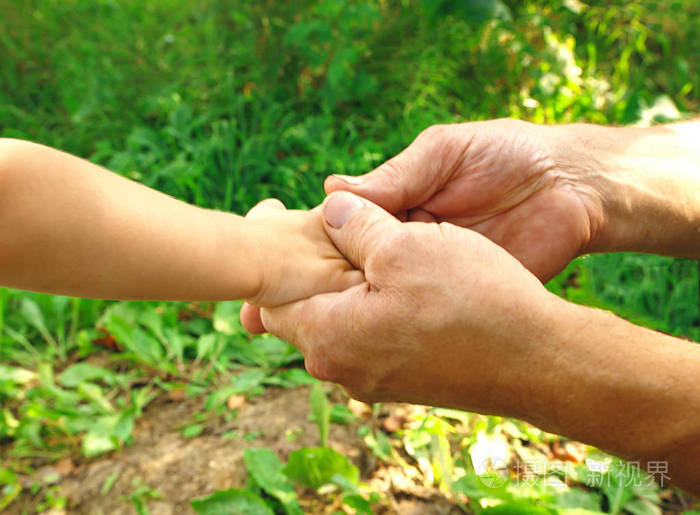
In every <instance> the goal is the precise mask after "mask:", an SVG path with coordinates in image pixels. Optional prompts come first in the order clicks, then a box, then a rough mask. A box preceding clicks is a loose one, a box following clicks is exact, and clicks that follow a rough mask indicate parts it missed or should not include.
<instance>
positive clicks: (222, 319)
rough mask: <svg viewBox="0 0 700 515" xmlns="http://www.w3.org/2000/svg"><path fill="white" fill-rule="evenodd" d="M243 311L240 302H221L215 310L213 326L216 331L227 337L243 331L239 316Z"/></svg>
mask: <svg viewBox="0 0 700 515" xmlns="http://www.w3.org/2000/svg"><path fill="white" fill-rule="evenodd" d="M240 311H241V302H240V301H228V302H219V303H217V304H216V307H215V308H214V314H213V315H212V324H213V325H214V329H215V330H216V331H218V332H220V333H223V334H225V335H228V336H230V335H233V334H236V333H237V332H240V331H241V323H240V322H239V319H238V314H239V313H240Z"/></svg>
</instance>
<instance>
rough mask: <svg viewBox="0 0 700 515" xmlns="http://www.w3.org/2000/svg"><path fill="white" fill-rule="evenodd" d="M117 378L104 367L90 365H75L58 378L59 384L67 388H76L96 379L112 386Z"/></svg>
mask: <svg viewBox="0 0 700 515" xmlns="http://www.w3.org/2000/svg"><path fill="white" fill-rule="evenodd" d="M115 376H116V374H115V373H114V372H112V371H111V370H107V369H106V368H103V367H98V366H95V365H92V364H90V363H75V364H74V365H71V366H69V367H68V368H67V369H65V370H64V371H63V372H62V373H61V375H60V376H58V382H59V383H60V384H61V385H63V386H65V387H66V388H75V387H77V386H78V385H79V384H80V383H82V382H83V381H94V380H96V379H99V380H101V381H104V382H105V383H106V384H108V385H112V384H114V382H115Z"/></svg>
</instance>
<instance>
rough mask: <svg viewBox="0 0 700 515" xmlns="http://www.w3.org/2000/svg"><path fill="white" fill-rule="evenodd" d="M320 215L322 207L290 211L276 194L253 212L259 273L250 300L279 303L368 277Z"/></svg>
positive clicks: (250, 218) (259, 303) (251, 221)
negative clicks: (337, 244) (344, 251)
mask: <svg viewBox="0 0 700 515" xmlns="http://www.w3.org/2000/svg"><path fill="white" fill-rule="evenodd" d="M321 216H322V213H321V211H320V208H315V209H313V210H311V211H299V210H287V209H286V208H285V207H284V204H282V202H280V201H279V200H277V199H267V200H263V201H262V202H260V203H259V204H257V205H256V206H255V207H253V208H252V209H251V210H250V211H249V212H248V214H247V215H246V223H247V224H249V227H250V229H251V231H252V234H251V238H253V239H254V241H256V242H257V243H258V245H257V249H258V252H257V256H255V258H257V263H255V265H257V267H258V269H259V277H260V281H259V285H260V287H259V288H258V292H257V294H256V295H254V296H253V297H251V298H249V299H247V301H248V302H249V303H250V304H253V305H256V306H277V305H280V304H286V303H288V302H292V301H294V300H299V299H305V298H307V297H310V296H312V295H316V294H318V293H326V292H335V291H342V290H345V289H347V288H349V287H351V286H354V285H356V284H360V283H362V282H363V281H364V274H363V273H362V272H361V271H359V270H357V269H355V268H354V267H353V266H352V265H351V264H350V263H348V262H347V260H346V259H345V257H344V256H343V255H342V254H341V253H340V252H338V250H337V249H336V248H335V246H334V245H333V243H332V242H331V241H330V239H328V236H327V235H326V231H325V230H324V228H323V223H322V221H321Z"/></svg>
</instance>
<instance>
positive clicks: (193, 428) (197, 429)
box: [182, 424, 204, 438]
mask: <svg viewBox="0 0 700 515" xmlns="http://www.w3.org/2000/svg"><path fill="white" fill-rule="evenodd" d="M202 431H204V426H203V425H202V424H192V425H189V426H187V427H185V428H184V429H183V430H182V436H184V437H185V438H194V437H195V436H199V435H200V434H202Z"/></svg>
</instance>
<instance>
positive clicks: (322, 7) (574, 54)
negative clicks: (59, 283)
mask: <svg viewBox="0 0 700 515" xmlns="http://www.w3.org/2000/svg"><path fill="white" fill-rule="evenodd" d="M591 4H592V5H593V6H588V7H585V8H584V9H582V10H581V11H580V12H578V9H577V7H576V6H577V5H579V3H578V2H575V1H561V2H559V1H552V2H546V1H542V0H538V1H531V2H519V1H506V2H498V1H484V0H482V1H476V0H472V1H464V2H451V1H445V0H435V1H429V0H424V1H419V0H403V1H401V2H398V1H396V2H387V1H379V0H377V1H359V0H358V1H352V2H340V1H337V0H330V1H323V2H311V1H308V0H290V1H285V2H278V1H274V0H263V1H257V2H253V1H239V2H233V3H228V2H220V1H215V0H203V1H197V2H195V1H193V0H164V1H160V2H146V3H144V2H138V1H136V0H120V1H114V0H27V1H22V2H15V1H10V0H0V12H2V13H3V14H2V16H0V56H2V57H1V58H0V136H7V137H20V138H26V139H30V140H33V141H38V142H41V143H45V144H48V145H51V146H55V147H58V148H62V149H64V150H66V151H69V152H72V153H75V154H77V155H81V156H84V157H87V158H89V159H91V160H92V161H94V162H96V163H99V164H102V165H105V166H107V167H109V168H110V169H112V170H115V171H117V172H118V173H121V174H124V175H126V176H127V177H131V178H133V179H136V180H139V181H142V182H143V183H145V184H147V185H149V186H152V187H155V188H158V189H160V190H162V191H165V192H167V193H169V194H172V195H174V196H177V197H178V198H182V199H185V200H187V201H189V202H193V203H196V204H199V205H203V206H207V207H212V208H218V209H224V210H231V211H235V212H239V213H242V212H245V211H246V210H247V209H248V208H249V207H251V206H252V205H254V204H255V203H256V202H258V201H259V200H261V199H263V198H266V197H269V196H274V197H278V198H281V199H282V200H283V201H284V202H285V203H286V204H287V205H288V206H289V207H299V208H309V207H312V206H314V205H316V204H317V203H319V202H320V201H321V200H322V198H323V191H322V180H323V178H324V177H325V176H327V175H328V174H330V173H344V174H357V173H362V172H365V171H368V170H370V169H372V168H373V167H374V166H376V165H377V164H379V163H380V162H382V161H383V160H384V159H387V158H388V157H390V156H392V155H394V154H395V153H397V152H398V151H400V150H401V149H402V148H404V147H405V146H406V145H407V144H408V143H410V141H411V140H412V139H413V138H414V137H415V136H416V135H417V134H418V133H419V132H420V131H421V130H422V129H424V128H425V127H427V126H429V125H430V124H434V123H445V122H454V121H463V120H480V119H488V118H493V117H500V116H512V117H516V118H522V119H527V120H532V121H536V122H543V123H563V122H571V121H591V122H596V123H606V124H627V123H633V122H635V121H637V120H639V119H640V118H644V117H645V116H648V115H649V110H648V108H649V107H650V106H652V105H653V104H654V102H655V101H656V100H657V99H658V98H660V97H661V96H667V97H668V98H669V99H670V100H671V101H672V102H673V103H674V104H675V105H676V106H677V107H678V109H679V110H680V112H681V113H682V116H690V115H692V114H693V113H696V112H697V110H698V106H699V104H698V92H699V91H700V70H698V64H699V63H700V38H698V37H697V34H699V33H700V7H699V6H698V3H697V2H696V1H695V0H685V1H670V0H667V1H653V0H647V1H644V2H636V3H612V4H611V3H603V2H591ZM549 286H550V288H552V289H553V290H554V291H556V292H557V293H560V294H562V295H564V296H566V297H568V298H570V299H571V300H574V301H577V302H584V303H587V304H593V305H597V306H601V307H605V308H607V309H611V310H613V311H616V312H618V313H620V314H622V315H624V316H626V317H629V318H630V319H632V320H634V321H637V322H639V323H643V324H646V325H648V326H650V327H654V328H656V329H660V330H664V331H668V332H670V333H673V334H679V335H685V336H687V337H690V338H692V339H695V340H700V319H699V317H698V305H699V304H700V300H699V299H698V272H697V266H696V264H695V263H694V262H692V261H689V260H683V259H671V258H662V257H655V256H642V255H636V254H615V255H605V256H591V257H587V258H584V259H579V260H577V261H576V262H574V263H573V264H572V265H571V266H570V267H569V268H568V269H567V271H565V272H564V273H563V274H561V275H560V276H559V277H558V278H556V279H555V280H554V281H553V282H552V283H550V285H549ZM236 310H237V304H235V303H221V304H218V305H217V306H211V305H204V306H190V305H187V304H183V303H111V302H103V301H91V300H90V301H89V300H79V299H67V298H62V297H52V296H48V295H40V294H34V293H24V292H18V291H10V290H0V363H2V364H3V365H0V401H1V402H0V405H1V406H2V408H1V409H0V445H1V446H3V449H5V450H7V453H6V454H5V455H4V457H3V460H2V461H0V486H1V484H2V483H3V482H4V483H6V484H7V485H10V486H7V487H4V489H0V508H1V507H2V505H3V499H5V501H7V499H9V498H10V497H11V496H13V495H16V488H15V487H14V486H12V485H17V484H18V483H17V482H16V481H15V482H14V483H13V482H12V481H11V477H13V476H12V475H13V474H16V473H20V474H21V473H25V472H27V471H28V470H30V469H31V468H32V467H33V466H35V465H36V464H38V463H41V462H42V460H51V459H54V458H55V457H58V456H61V455H64V454H66V453H71V454H74V455H76V454H84V455H87V456H92V455H97V454H100V453H102V452H104V451H106V450H110V449H117V448H119V447H121V446H123V445H128V443H129V442H130V438H131V429H132V428H133V424H134V423H135V421H136V420H137V419H138V417H139V415H140V413H141V410H142V409H143V407H144V406H146V405H147V404H148V402H149V401H150V400H151V399H152V397H153V396H154V395H156V394H158V392H161V391H163V390H170V389H173V388H186V390H187V393H188V394H190V395H204V396H207V407H208V412H209V413H210V415H207V417H209V416H212V417H221V416H224V415H223V414H222V412H221V410H220V407H221V404H222V402H223V401H224V400H225V399H226V395H227V394H228V395H231V394H234V393H244V394H254V393H256V392H259V391H260V390H261V389H263V388H265V387H266V386H268V385H277V386H279V385H281V386H290V387H291V386H294V385H297V384H300V383H305V382H310V378H309V377H308V376H306V375H304V374H303V373H302V371H301V370H300V368H299V367H300V356H299V354H298V353H296V352H295V351H293V349H291V348H290V347H288V346H286V345H285V344H283V343H282V342H279V341H278V340H275V339H272V338H263V339H254V340H251V337H250V336H248V335H246V334H245V333H244V332H243V330H242V329H241V327H240V326H239V325H238V322H237V318H236ZM108 335H109V337H108ZM110 337H113V338H115V339H116V341H117V342H118V345H119V352H118V353H117V354H116V355H115V354H114V353H111V354H110V353H108V352H107V351H106V350H105V348H104V347H103V346H102V344H101V343H100V342H104V341H106V340H109V338H110ZM85 362H90V363H92V362H96V363H100V364H99V365H95V366H96V367H97V368H94V369H93V368H90V367H84V366H83V367H77V368H76V365H77V364H80V363H85ZM135 384H137V385H141V386H139V387H138V388H132V385H135ZM144 385H145V386H144ZM217 392H218V393H217ZM221 392H223V393H221ZM217 410H218V411H217ZM431 417H433V418H431V419H426V420H427V422H426V424H428V425H429V426H430V424H432V426H430V427H434V428H438V429H430V430H426V431H427V433H425V434H423V433H422V432H418V433H416V434H415V435H413V437H415V442H414V443H415V444H416V445H417V446H418V447H415V448H416V449H418V450H419V451H420V453H423V454H421V455H420V456H423V457H426V459H428V460H429V461H430V460H433V461H434V460H437V461H435V463H438V464H437V465H435V466H436V467H438V468H439V466H441V465H439V464H440V463H442V465H444V463H445V461H444V460H445V458H446V456H445V455H444V454H443V455H441V454H440V453H439V449H441V448H442V449H443V450H444V446H443V447H441V443H440V442H443V443H444V440H441V438H447V436H445V435H448V434H449V435H450V439H451V441H452V443H453V444H454V441H455V439H457V440H459V439H460V438H464V439H466V440H465V442H466V443H464V445H465V446H469V445H472V444H473V443H474V441H473V439H471V440H470V439H469V438H472V437H471V436H469V435H467V434H463V433H459V432H456V433H455V432H450V431H451V430H449V428H448V426H445V425H442V426H441V425H440V424H442V423H443V422H444V423H445V424H447V423H448V422H447V421H448V420H449V419H448V418H444V417H443V418H441V417H438V416H435V415H431ZM95 420H97V421H98V422H97V423H96V424H95V423H93V422H94V421H95ZM207 420H208V419H207V418H206V417H205V418H204V419H202V420H196V421H195V422H196V424H192V425H191V426H189V427H195V426H196V427H197V430H201V428H202V427H203V425H204V424H206V423H207ZM440 420H442V421H443V422H439V421H440ZM479 420H481V419H479ZM496 426H498V425H497V424H496V425H495V426H489V427H490V428H491V429H493V427H496ZM450 427H451V426H450ZM471 429H474V428H473V427H472V428H471ZM190 431H194V430H190ZM381 434H382V435H383V433H381ZM426 434H427V435H428V436H426ZM430 435H432V436H430ZM460 435H461V436H460ZM369 436H371V438H368V439H367V440H366V441H367V442H368V445H370V447H371V448H373V449H375V450H376V452H377V453H379V455H381V456H384V458H386V457H387V455H386V452H388V451H387V449H386V446H384V447H382V441H380V440H381V437H380V436H377V435H374V434H371V435H369ZM426 438H427V440H426ZM431 438H432V440H431ZM431 441H432V442H433V443H432V444H430V443H428V444H425V442H431ZM420 442H423V444H421V445H423V446H422V447H421V445H418V444H419V443H420ZM384 443H386V442H384ZM448 448H449V445H448ZM382 449H384V450H383V451H382ZM382 453H384V454H382ZM448 454H449V453H448ZM5 456H6V457H5ZM448 457H450V456H448ZM414 458H416V459H417V457H415V456H414ZM251 459H252V458H251ZM450 459H453V460H454V463H455V465H454V467H455V470H457V469H463V470H467V471H468V470H470V469H469V465H468V463H466V462H465V461H464V456H463V455H460V454H459V453H458V454H457V455H455V456H452V457H450ZM441 460H442V461H441ZM460 460H461V461H460ZM276 466H277V465H276ZM280 466H281V464H280ZM249 468H250V467H249ZM250 473H251V474H252V477H253V480H252V481H253V484H254V483H255V481H258V482H260V481H263V480H260V478H258V477H256V476H255V472H254V471H250ZM299 474H301V472H300V473H299ZM469 474H470V473H469V472H467V473H466V475H462V476H459V477H460V478H462V479H459V480H457V479H455V478H456V477H457V476H455V477H449V473H448V476H447V479H446V480H445V481H446V482H445V483H444V487H445V488H446V489H448V490H450V489H451V491H452V492H453V493H455V495H456V497H457V498H460V497H459V496H460V495H461V494H459V491H461V492H462V494H464V495H466V496H467V497H475V498H478V497H479V496H486V495H488V494H489V493H488V492H486V493H484V492H480V491H479V490H478V489H477V490H474V488H476V487H475V485H474V484H473V481H472V482H471V483H470V481H471V479H469V478H472V479H473V477H472V476H470V475H469ZM285 477H287V476H285ZM294 477H297V476H294ZM3 478H4V479H3ZM464 478H466V479H464ZM276 481H277V483H275V484H274V485H272V486H269V485H268V486H267V487H266V486H265V485H259V486H260V487H261V488H262V489H263V490H265V491H266V492H267V494H268V495H267V497H265V499H266V500H267V501H270V496H272V497H273V498H277V499H278V500H277V501H276V502H277V504H274V502H273V503H272V504H271V506H273V508H275V509H277V510H279V509H282V508H281V506H283V505H284V503H285V502H286V503H288V504H287V505H284V506H293V501H292V500H290V499H289V498H287V497H284V495H283V493H284V491H286V490H285V489H287V488H288V482H289V481H291V480H290V479H289V478H287V479H280V476H277V477H276ZM339 481H341V483H342V484H340V485H336V486H337V490H338V492H340V494H339V495H342V496H345V497H347V499H348V501H347V502H348V503H356V504H358V506H359V505H362V506H365V505H364V504H363V502H362V501H360V498H361V499H364V500H365V501H368V500H369V499H370V498H372V499H374V498H373V497H372V496H371V495H370V494H369V493H368V492H367V491H366V489H364V487H363V486H362V485H358V484H356V483H355V482H353V481H350V483H348V482H343V481H342V480H339ZM275 485H276V486H275ZM280 485H281V486H280ZM267 488H270V489H272V490H268V489H267ZM275 488H277V489H276V490H275ZM279 488H282V490H279ZM460 488H461V489H462V490H459V489H460ZM455 489H457V490H455ZM470 489H471V490H470ZM144 491H145V490H144ZM251 491H252V492H253V493H250V492H248V491H246V492H248V493H243V494H238V493H233V494H227V495H228V497H227V499H229V501H230V500H231V499H234V498H235V499H237V500H234V501H231V502H248V501H250V495H257V494H255V488H253V490H251ZM257 491H258V493H259V492H260V488H258V490H257ZM280 491H281V492H282V493H280ZM274 492H277V494H275V493H274ZM358 492H359V493H358ZM465 492H466V493H465ZM249 494H250V495H249ZM491 494H492V495H496V494H494V493H493V492H491ZM276 495H277V497H275V496H276ZM280 495H282V497H280ZM358 495H359V498H358V497H357V496H358ZM498 495H500V497H498ZM498 495H497V496H496V497H497V498H498V500H499V501H500V502H505V503H514V504H518V503H522V502H524V501H523V498H522V497H523V496H524V494H523V495H521V494H517V493H513V492H512V491H511V492H508V493H506V492H505V491H503V492H501V493H500V494H498ZM552 495H553V494H551V492H550V493H546V494H545V493H543V494H542V495H541V496H540V497H539V498H538V499H539V501H538V502H539V503H540V504H541V505H542V506H543V508H542V509H550V508H551V507H552V506H554V507H556V506H563V505H564V503H565V501H563V500H561V499H557V498H555V497H552ZM601 495H607V494H606V493H605V492H602V493H599V494H598V496H599V497H598V508H599V509H602V508H601V506H608V507H609V505H608V504H605V503H603V504H602V505H601V504H600V499H602V497H600V496H601ZM146 497H148V496H146V495H145V494H144V495H141V494H140V495H136V496H135V497H134V499H137V500H138V502H139V503H142V504H143V502H145V501H144V500H143V499H142V498H144V499H145V498H146ZM345 497H344V498H345ZM525 497H527V496H525ZM258 498H259V497H258ZM246 499H247V501H246ZM589 501H590V499H589ZM250 502H253V503H255V502H257V501H250ZM294 502H296V501H294ZM470 502H471V501H470ZM581 502H583V501H581ZM134 503H135V505H136V504H138V503H137V502H136V501H134ZM202 503H204V501H202ZM593 503H594V504H595V500H594V501H593ZM200 504H201V503H200ZM204 504H206V503H204ZM204 504H202V505H204ZM478 508H479V507H478V506H472V509H477V510H478ZM289 509H293V508H289ZM358 509H362V508H358ZM551 509H555V508H551Z"/></svg>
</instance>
